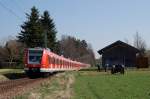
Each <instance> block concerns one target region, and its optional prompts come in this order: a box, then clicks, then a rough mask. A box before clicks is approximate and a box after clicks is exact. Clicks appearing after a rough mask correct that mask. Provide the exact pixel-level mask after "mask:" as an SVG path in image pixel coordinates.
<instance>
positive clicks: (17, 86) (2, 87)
mask: <svg viewBox="0 0 150 99" xmlns="http://www.w3.org/2000/svg"><path fill="white" fill-rule="evenodd" d="M47 79H49V78H36V79H30V78H21V79H16V80H10V81H2V82H0V99H5V98H6V99H11V98H12V97H14V96H16V95H18V94H19V93H21V92H23V91H25V90H26V89H29V88H33V87H35V86H37V85H39V84H40V83H42V82H44V81H46V80H47Z"/></svg>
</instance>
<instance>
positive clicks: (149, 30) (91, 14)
mask: <svg viewBox="0 0 150 99" xmlns="http://www.w3.org/2000/svg"><path fill="white" fill-rule="evenodd" d="M2 5H3V6H2ZM4 6H5V7H4ZM32 6H36V7H37V8H38V9H39V11H40V13H41V14H42V12H43V11H44V10H48V11H49V12H50V14H51V17H52V18H53V19H54V22H55V24H56V28H57V31H58V34H57V37H58V38H59V39H60V37H61V35H63V34H66V35H72V36H75V37H77V38H80V39H85V40H87V41H88V42H89V43H91V45H92V47H93V49H94V52H95V55H96V57H99V55H98V54H97V50H99V49H101V48H103V47H105V46H106V45H108V44H111V43H112V42H115V41H116V40H122V41H124V40H125V39H128V40H129V43H130V44H133V37H134V35H135V33H136V31H138V32H139V34H140V35H141V36H142V37H143V39H144V40H145V41H146V44H147V48H150V39H149V38H150V0H0V12H1V14H0V40H1V42H4V41H6V40H7V39H10V38H11V37H15V36H16V35H17V33H18V32H19V31H20V25H21V24H22V23H23V22H24V21H25V20H26V16H25V13H29V12H30V8H31V7H32Z"/></svg>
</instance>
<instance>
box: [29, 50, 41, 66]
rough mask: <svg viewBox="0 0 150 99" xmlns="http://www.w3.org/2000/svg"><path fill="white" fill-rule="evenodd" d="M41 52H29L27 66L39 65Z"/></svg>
mask: <svg viewBox="0 0 150 99" xmlns="http://www.w3.org/2000/svg"><path fill="white" fill-rule="evenodd" d="M42 55H43V50H29V58H28V59H29V60H28V62H29V64H40V63H41V59H42Z"/></svg>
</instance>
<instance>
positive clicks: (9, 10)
mask: <svg viewBox="0 0 150 99" xmlns="http://www.w3.org/2000/svg"><path fill="white" fill-rule="evenodd" d="M0 6H1V7H3V8H4V9H5V10H7V11H8V12H9V13H11V14H12V15H14V16H15V17H16V18H18V19H19V20H21V21H22V18H21V17H20V16H18V15H17V14H16V13H15V12H14V11H13V10H11V9H10V8H8V7H7V6H6V5H4V4H3V3H2V2H1V1H0Z"/></svg>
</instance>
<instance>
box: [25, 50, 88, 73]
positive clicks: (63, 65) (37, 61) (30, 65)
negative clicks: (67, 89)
mask: <svg viewBox="0 0 150 99" xmlns="http://www.w3.org/2000/svg"><path fill="white" fill-rule="evenodd" d="M24 63H25V68H24V69H25V72H26V74H27V75H28V76H32V75H35V74H37V73H38V74H39V73H40V74H44V75H45V74H46V75H47V74H49V73H53V72H57V71H69V70H80V69H82V68H88V67H89V66H90V65H89V64H85V63H81V62H77V61H73V60H70V59H67V58H65V57H63V56H59V55H57V54H55V53H53V52H51V51H50V50H49V49H45V48H27V49H25V57H24Z"/></svg>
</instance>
